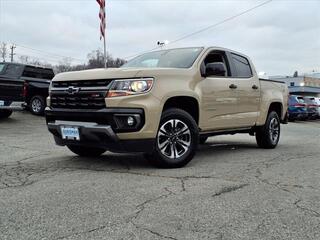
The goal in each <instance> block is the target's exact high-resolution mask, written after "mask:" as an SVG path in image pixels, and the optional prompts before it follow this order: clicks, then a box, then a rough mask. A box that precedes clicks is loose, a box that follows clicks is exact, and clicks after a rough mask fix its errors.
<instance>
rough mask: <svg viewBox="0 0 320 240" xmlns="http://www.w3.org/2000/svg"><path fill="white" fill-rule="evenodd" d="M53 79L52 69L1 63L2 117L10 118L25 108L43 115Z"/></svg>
mask: <svg viewBox="0 0 320 240" xmlns="http://www.w3.org/2000/svg"><path fill="white" fill-rule="evenodd" d="M53 77H54V72H53V70H52V69H50V68H42V67H35V66H30V65H24V64H17V63H0V117H2V118H3V117H9V116H10V115H11V113H12V111H15V110H23V107H24V106H25V107H27V108H29V109H30V111H31V112H32V113H33V114H36V115H41V114H43V112H44V109H45V107H46V98H47V96H48V90H49V85H50V82H51V79H52V78H53Z"/></svg>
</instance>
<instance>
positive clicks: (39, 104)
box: [29, 96, 46, 116]
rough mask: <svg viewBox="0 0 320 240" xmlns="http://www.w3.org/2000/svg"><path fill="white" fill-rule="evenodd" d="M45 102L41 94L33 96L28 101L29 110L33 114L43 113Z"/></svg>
mask: <svg viewBox="0 0 320 240" xmlns="http://www.w3.org/2000/svg"><path fill="white" fill-rule="evenodd" d="M45 107H46V102H45V99H44V97H42V96H34V97H32V98H31V100H30V103H29V108H30V112H31V113H32V114H34V115H38V116H39V115H43V114H44V109H45Z"/></svg>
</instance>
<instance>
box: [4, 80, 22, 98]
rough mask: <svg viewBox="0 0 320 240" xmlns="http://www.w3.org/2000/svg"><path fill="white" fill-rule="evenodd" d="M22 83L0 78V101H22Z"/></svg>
mask: <svg viewBox="0 0 320 240" xmlns="http://www.w3.org/2000/svg"><path fill="white" fill-rule="evenodd" d="M23 83H24V82H23V81H22V80H19V79H12V78H8V77H2V76H0V100H4V101H23V100H24V97H23Z"/></svg>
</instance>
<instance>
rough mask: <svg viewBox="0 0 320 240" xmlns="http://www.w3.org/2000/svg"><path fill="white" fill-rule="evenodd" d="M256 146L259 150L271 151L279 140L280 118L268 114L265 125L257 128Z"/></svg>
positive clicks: (274, 114)
mask: <svg viewBox="0 0 320 240" xmlns="http://www.w3.org/2000/svg"><path fill="white" fill-rule="evenodd" d="M256 140H257V144H258V146H259V147H261V148H266V149H273V148H275V147H276V146H277V145H278V142H279V140H280V118H279V116H278V114H277V113H276V112H274V111H271V112H270V113H269V114H268V117H267V120H266V123H265V125H263V126H262V127H259V128H258V129H257V132H256Z"/></svg>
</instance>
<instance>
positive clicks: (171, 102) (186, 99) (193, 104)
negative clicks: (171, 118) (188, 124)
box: [162, 95, 200, 124]
mask: <svg viewBox="0 0 320 240" xmlns="http://www.w3.org/2000/svg"><path fill="white" fill-rule="evenodd" d="M169 108H179V109H182V110H184V111H186V112H187V113H189V114H190V115H191V116H192V117H193V119H194V120H195V122H196V123H197V124H199V115H200V113H199V111H200V110H199V102H198V100H197V99H196V98H195V97H193V96H185V95H182V96H172V97H169V98H167V99H166V101H165V102H164V104H163V109H162V112H164V111H165V110H167V109H169Z"/></svg>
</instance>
